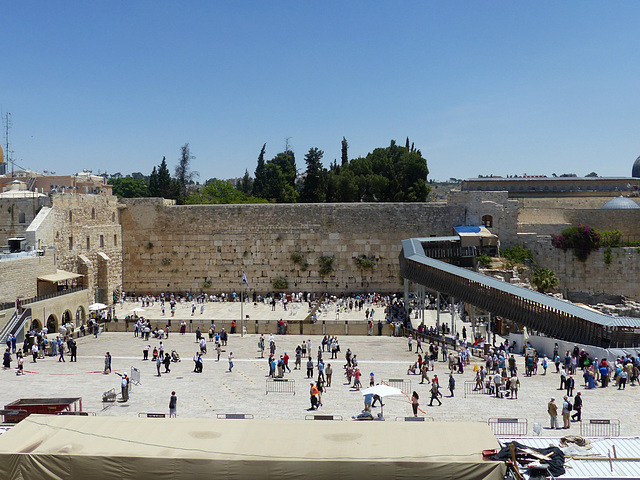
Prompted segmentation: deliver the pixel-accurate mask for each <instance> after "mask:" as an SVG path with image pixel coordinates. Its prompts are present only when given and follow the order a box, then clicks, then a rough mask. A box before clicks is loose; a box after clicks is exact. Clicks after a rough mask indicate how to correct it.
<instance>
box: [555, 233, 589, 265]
mask: <svg viewBox="0 0 640 480" xmlns="http://www.w3.org/2000/svg"><path fill="white" fill-rule="evenodd" d="M551 244H552V245H553V246H554V247H556V248H561V249H563V250H564V251H567V249H569V248H570V249H572V250H573V253H574V254H575V256H576V258H577V259H578V260H582V261H583V262H584V261H585V260H586V259H587V258H588V257H589V254H590V253H591V252H592V251H593V250H598V246H599V245H600V235H599V234H598V232H597V231H596V230H595V228H591V227H590V226H589V225H583V224H580V225H578V226H573V227H569V228H566V229H564V230H563V231H562V233H560V235H551Z"/></svg>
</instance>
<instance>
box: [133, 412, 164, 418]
mask: <svg viewBox="0 0 640 480" xmlns="http://www.w3.org/2000/svg"><path fill="white" fill-rule="evenodd" d="M138 416H139V417H146V418H167V414H166V413H138Z"/></svg>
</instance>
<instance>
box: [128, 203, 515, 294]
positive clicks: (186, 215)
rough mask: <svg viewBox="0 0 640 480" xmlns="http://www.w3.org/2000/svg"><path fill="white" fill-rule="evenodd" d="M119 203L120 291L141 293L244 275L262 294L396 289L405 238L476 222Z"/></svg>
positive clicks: (468, 210)
mask: <svg viewBox="0 0 640 480" xmlns="http://www.w3.org/2000/svg"><path fill="white" fill-rule="evenodd" d="M124 203H126V206H127V208H126V209H125V210H123V212H122V214H121V221H122V229H123V239H124V240H123V288H124V289H125V290H126V291H127V292H135V293H138V294H143V293H147V292H153V293H158V292H160V291H172V292H184V291H191V292H200V291H201V290H204V291H207V292H211V293H213V292H221V291H226V292H230V291H233V290H236V291H238V292H239V289H240V275H241V271H242V269H244V271H245V273H246V275H247V279H248V281H249V284H250V287H251V288H252V289H254V290H256V291H257V292H260V293H266V292H270V291H273V290H274V289H273V287H272V281H273V279H275V278H278V277H282V278H285V279H286V280H287V281H288V288H287V291H289V292H290V291H293V290H295V291H311V292H316V293H322V292H326V291H328V292H362V291H364V290H366V291H384V292H390V291H397V290H401V289H402V284H401V282H400V278H399V277H398V255H399V254H400V251H401V248H402V247H401V240H403V239H405V238H410V237H417V236H432V235H438V236H439V235H451V234H452V227H453V226H455V225H465V224H476V223H475V219H476V217H477V215H478V212H476V209H475V208H472V207H469V206H464V205H462V204H458V203H453V204H452V203H450V204H444V203H434V204H429V203H426V204H424V203H422V204H400V203H384V204H373V203H370V204H365V203H356V204H295V205H289V204H276V205H274V204H267V205H197V206H166V205H164V204H163V202H162V200H161V199H126V200H125V201H124ZM478 205H480V204H478ZM465 218H466V219H467V220H468V221H471V222H472V223H466V220H465ZM514 225H515V220H514ZM294 252H298V253H300V256H301V261H300V262H298V263H294V261H293V260H292V258H291V254H292V253H294ZM361 255H366V256H367V257H369V258H373V259H374V260H375V265H374V266H373V268H372V269H360V268H358V267H357V266H356V263H355V261H354V259H355V258H356V257H359V256H361ZM323 256H325V257H333V258H334V260H333V268H334V271H333V272H332V273H331V274H330V275H326V276H322V275H320V273H319V264H318V259H319V258H320V257H323ZM304 264H307V266H306V267H305V266H304Z"/></svg>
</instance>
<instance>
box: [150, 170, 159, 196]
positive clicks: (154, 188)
mask: <svg viewBox="0 0 640 480" xmlns="http://www.w3.org/2000/svg"><path fill="white" fill-rule="evenodd" d="M157 193H158V169H157V167H155V166H154V167H153V170H152V171H151V175H149V195H151V196H152V197H157V196H158V195H157Z"/></svg>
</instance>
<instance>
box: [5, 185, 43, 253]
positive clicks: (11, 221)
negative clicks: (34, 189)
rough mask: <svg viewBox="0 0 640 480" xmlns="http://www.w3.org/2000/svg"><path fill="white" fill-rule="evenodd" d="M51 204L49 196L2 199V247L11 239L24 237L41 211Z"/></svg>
mask: <svg viewBox="0 0 640 480" xmlns="http://www.w3.org/2000/svg"><path fill="white" fill-rule="evenodd" d="M49 204H50V200H49V197H47V196H44V197H41V196H33V197H26V198H0V246H4V245H7V240H8V239H9V238H11V237H16V236H24V234H25V231H26V229H27V227H28V226H29V224H30V223H31V221H32V220H33V219H34V218H35V216H36V215H37V214H38V212H39V211H40V209H41V208H42V207H43V206H45V205H49Z"/></svg>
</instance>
